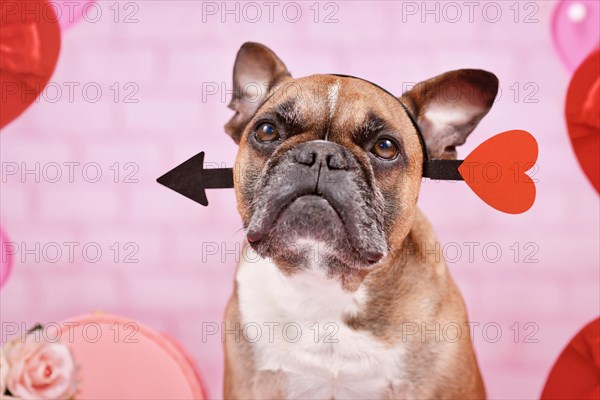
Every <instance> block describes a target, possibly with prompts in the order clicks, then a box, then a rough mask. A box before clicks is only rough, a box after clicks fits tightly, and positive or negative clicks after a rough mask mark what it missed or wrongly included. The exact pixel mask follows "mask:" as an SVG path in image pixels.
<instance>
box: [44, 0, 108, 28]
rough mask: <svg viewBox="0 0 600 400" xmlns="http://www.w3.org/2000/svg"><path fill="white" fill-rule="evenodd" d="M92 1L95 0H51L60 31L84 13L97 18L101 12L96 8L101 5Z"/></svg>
mask: <svg viewBox="0 0 600 400" xmlns="http://www.w3.org/2000/svg"><path fill="white" fill-rule="evenodd" d="M94 1H95V0H52V1H51V3H52V5H53V7H54V9H55V11H56V14H57V17H58V22H59V24H60V27H61V29H62V31H63V32H64V31H66V30H67V29H69V28H70V27H72V26H73V25H75V24H76V23H77V22H79V21H80V20H81V19H82V18H83V16H84V15H85V16H87V17H88V18H90V19H92V20H95V19H97V18H99V17H100V15H101V14H98V9H100V8H101V7H100V5H99V4H98V5H97V4H92V3H94ZM111 4H112V3H111ZM102 11H106V10H102ZM103 18H107V16H104V17H103Z"/></svg>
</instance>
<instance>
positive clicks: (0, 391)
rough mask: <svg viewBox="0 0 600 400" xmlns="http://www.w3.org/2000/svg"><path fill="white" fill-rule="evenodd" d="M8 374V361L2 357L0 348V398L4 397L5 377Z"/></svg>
mask: <svg viewBox="0 0 600 400" xmlns="http://www.w3.org/2000/svg"><path fill="white" fill-rule="evenodd" d="M7 376H8V361H6V358H5V357H4V353H3V352H2V350H0V398H2V399H3V398H4V392H5V391H6V378H7Z"/></svg>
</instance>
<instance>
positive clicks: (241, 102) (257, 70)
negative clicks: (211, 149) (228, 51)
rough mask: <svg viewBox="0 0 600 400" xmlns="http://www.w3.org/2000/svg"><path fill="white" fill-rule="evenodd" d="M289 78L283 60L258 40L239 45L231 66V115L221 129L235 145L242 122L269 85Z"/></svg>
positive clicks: (268, 92)
mask: <svg viewBox="0 0 600 400" xmlns="http://www.w3.org/2000/svg"><path fill="white" fill-rule="evenodd" d="M286 78H291V75H290V73H289V72H288V70H287V68H286V66H285V64H284V63H283V61H281V60H280V59H279V57H277V55H276V54H275V53H273V51H272V50H271V49H269V48H268V47H266V46H263V45H262V44H260V43H252V42H246V43H244V44H243V45H242V47H240V50H239V51H238V53H237V57H236V59H235V66H234V67H233V98H232V99H231V103H229V108H231V109H232V110H234V111H235V115H234V116H233V117H232V118H231V119H230V120H229V122H228V123H227V124H226V125H225V132H227V133H228V134H229V135H230V136H231V138H232V139H233V140H234V141H235V142H236V143H238V144H239V142H240V139H241V137H242V133H243V131H244V127H245V126H246V124H247V123H248V122H249V121H250V119H252V116H253V115H254V113H255V112H256V111H257V110H258V108H259V107H260V106H261V105H262V104H263V103H264V101H265V100H266V99H267V97H268V96H269V94H270V92H271V90H272V89H273V87H274V86H275V85H276V84H278V83H280V82H281V81H283V80H285V79H286Z"/></svg>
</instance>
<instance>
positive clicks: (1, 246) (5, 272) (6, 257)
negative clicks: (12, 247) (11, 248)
mask: <svg viewBox="0 0 600 400" xmlns="http://www.w3.org/2000/svg"><path fill="white" fill-rule="evenodd" d="M6 244H8V238H7V237H6V235H5V234H4V231H3V230H2V229H1V228H0V255H1V256H0V287H2V286H3V285H4V282H6V281H7V280H8V276H9V275H10V270H11V268H12V262H13V259H12V254H10V253H7V248H6V247H5V245H6Z"/></svg>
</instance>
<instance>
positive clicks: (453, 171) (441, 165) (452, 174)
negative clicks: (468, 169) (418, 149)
mask: <svg viewBox="0 0 600 400" xmlns="http://www.w3.org/2000/svg"><path fill="white" fill-rule="evenodd" d="M462 163H463V160H436V159H433V160H429V161H427V162H426V163H425V165H424V166H423V176H424V177H426V178H431V179H437V180H443V181H462V180H464V179H463V177H462V175H461V174H460V172H459V171H458V167H460V165H461V164H462Z"/></svg>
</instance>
